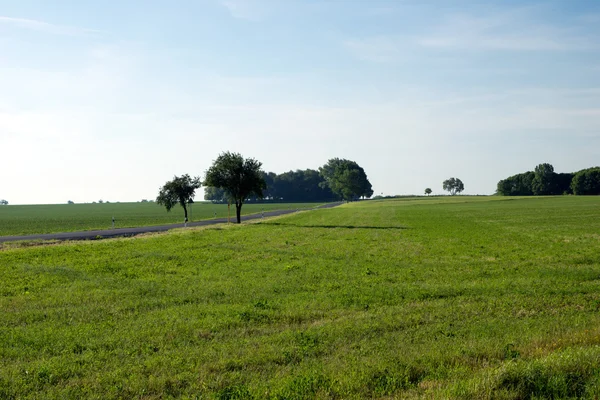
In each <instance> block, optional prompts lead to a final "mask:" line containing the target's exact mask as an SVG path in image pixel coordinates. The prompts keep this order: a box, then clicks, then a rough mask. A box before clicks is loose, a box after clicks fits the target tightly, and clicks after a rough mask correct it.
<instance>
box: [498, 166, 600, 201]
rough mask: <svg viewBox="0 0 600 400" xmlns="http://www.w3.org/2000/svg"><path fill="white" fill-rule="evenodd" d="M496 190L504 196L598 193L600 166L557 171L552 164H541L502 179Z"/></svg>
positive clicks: (599, 188) (599, 191) (599, 187)
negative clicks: (573, 171) (572, 171)
mask: <svg viewBox="0 0 600 400" xmlns="http://www.w3.org/2000/svg"><path fill="white" fill-rule="evenodd" d="M496 191H497V193H498V194H499V195H502V196H550V195H563V194H575V195H598V194H600V167H594V168H588V169H584V170H581V171H579V172H576V173H556V172H554V167H553V166H552V165H551V164H548V163H544V164H539V165H538V166H537V167H535V169H534V171H528V172H523V173H521V174H517V175H513V176H509V177H508V178H506V179H503V180H501V181H500V182H498V186H497V190H496Z"/></svg>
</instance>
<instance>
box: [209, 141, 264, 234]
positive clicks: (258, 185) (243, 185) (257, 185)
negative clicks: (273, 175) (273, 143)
mask: <svg viewBox="0 0 600 400" xmlns="http://www.w3.org/2000/svg"><path fill="white" fill-rule="evenodd" d="M261 167H262V163H260V162H259V161H257V160H255V159H253V158H244V157H243V156H242V155H241V154H238V153H231V152H225V153H221V154H220V155H219V156H218V157H217V159H216V160H215V161H214V162H213V164H212V166H211V167H210V168H209V169H208V170H207V171H206V174H205V178H204V185H205V186H210V187H214V188H219V189H222V190H223V191H224V192H225V194H226V195H227V197H228V199H230V200H231V201H232V202H234V203H235V209H236V217H237V222H238V224H239V223H240V222H241V210H242V205H243V204H244V202H245V201H246V199H248V198H249V197H251V196H256V197H259V198H262V197H263V190H265V189H266V187H267V184H266V182H265V179H264V173H263V172H262V171H261Z"/></svg>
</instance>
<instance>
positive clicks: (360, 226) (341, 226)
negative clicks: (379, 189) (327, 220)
mask: <svg viewBox="0 0 600 400" xmlns="http://www.w3.org/2000/svg"><path fill="white" fill-rule="evenodd" d="M260 225H275V226H293V227H296V228H325V229H383V230H386V229H387V230H404V229H409V228H407V227H405V226H365V225H298V224H284V223H281V222H261V223H260Z"/></svg>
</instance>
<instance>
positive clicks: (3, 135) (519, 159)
mask: <svg viewBox="0 0 600 400" xmlns="http://www.w3.org/2000/svg"><path fill="white" fill-rule="evenodd" d="M0 89H1V90H0V159H1V160H2V165H3V168H2V173H1V179H0V198H5V199H7V200H8V201H9V202H11V204H25V203H65V202H66V201H67V200H73V201H75V202H91V201H97V200H99V199H104V200H109V201H139V200H141V199H142V198H154V197H155V196H156V194H157V192H158V188H159V187H160V186H161V185H162V184H163V183H164V182H165V181H167V180H169V179H170V178H172V177H173V175H175V174H177V175H180V174H183V173H189V174H191V175H203V173H204V171H205V170H206V169H207V168H208V167H209V166H210V164H211V162H212V160H213V159H215V158H216V156H217V155H218V154H219V153H220V152H222V151H226V150H230V151H236V152H240V153H242V154H243V155H245V156H248V157H254V158H257V159H258V160H260V161H262V162H263V166H264V169H265V170H267V171H273V172H277V173H281V172H284V171H288V170H292V169H305V168H314V169H317V168H318V167H319V166H320V165H322V164H324V163H325V162H326V161H327V159H329V158H333V157H340V158H348V159H352V160H354V161H356V162H358V163H359V164H360V165H361V166H363V167H364V168H365V171H366V172H367V174H368V176H369V179H370V181H371V183H372V184H373V189H374V190H375V192H376V193H377V194H380V193H384V194H386V195H387V194H420V193H422V192H423V190H424V189H425V188H426V187H431V188H432V189H433V191H434V193H442V181H443V180H444V179H447V178H449V177H451V176H455V177H459V178H460V179H462V180H463V182H464V183H465V192H466V193H470V194H491V193H493V192H494V190H495V187H496V183H497V182H498V180H500V179H503V178H505V177H507V176H509V175H512V174H515V173H519V172H523V171H526V170H532V169H533V168H534V167H535V165H537V164H539V163H542V162H550V163H552V164H553V165H554V167H555V170H556V171H559V172H572V171H577V170H579V169H582V168H586V167H589V166H595V165H598V164H600V162H599V160H600V2H598V1H595V0H594V1H577V0H564V1H543V2H541V1H540V2H528V1H506V0H504V1H466V0H465V1H461V0H456V1H449V0H448V1H442V0H439V1H412V0H396V1H389V0H388V1H385V0H370V1H362V0H361V1H359V0H320V1H317V0H196V1H188V0H180V1H173V2H167V1H158V0H154V1H134V0H124V1H118V2H117V1H110V0H107V1H102V2H97V1H94V2H92V1H72V0H71V1H66V0H56V1H52V2H49V1H46V0H37V1H31V0H19V1H13V0H11V1H8V0H0ZM200 197H201V195H200V196H197V198H200Z"/></svg>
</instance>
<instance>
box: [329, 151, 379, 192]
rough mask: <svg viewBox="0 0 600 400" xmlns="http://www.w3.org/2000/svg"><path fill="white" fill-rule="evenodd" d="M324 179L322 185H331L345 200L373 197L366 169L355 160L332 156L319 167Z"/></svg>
mask: <svg viewBox="0 0 600 400" xmlns="http://www.w3.org/2000/svg"><path fill="white" fill-rule="evenodd" d="M319 173H320V174H321V176H322V177H323V179H324V182H322V183H321V184H320V186H321V187H329V189H331V191H332V192H333V193H334V194H336V195H338V196H340V197H341V198H342V199H344V200H354V199H357V198H359V197H363V196H364V197H367V198H368V197H371V196H372V195H373V189H372V186H371V182H369V179H368V178H367V174H366V173H365V170H364V169H363V168H362V167H361V166H360V165H358V164H357V163H356V162H354V161H350V160H345V159H340V158H332V159H330V160H329V161H327V164H325V165H323V166H322V167H321V168H319Z"/></svg>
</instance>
